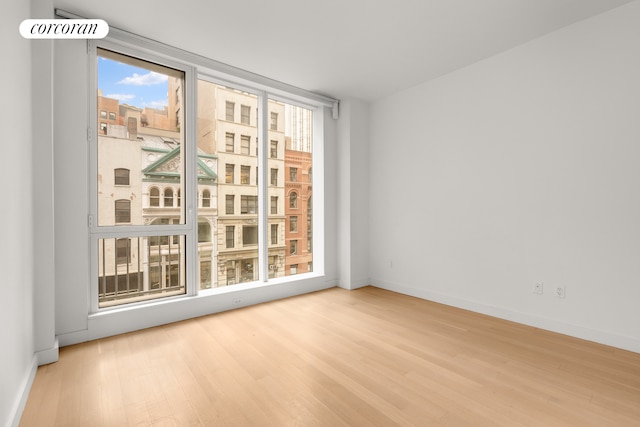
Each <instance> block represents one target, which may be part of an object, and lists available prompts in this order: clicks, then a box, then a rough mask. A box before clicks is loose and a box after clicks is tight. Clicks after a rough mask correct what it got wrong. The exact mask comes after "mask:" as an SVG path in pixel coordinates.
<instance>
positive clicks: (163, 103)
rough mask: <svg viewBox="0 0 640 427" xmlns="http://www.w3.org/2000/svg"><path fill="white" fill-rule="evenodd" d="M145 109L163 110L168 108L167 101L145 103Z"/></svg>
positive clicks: (143, 104)
mask: <svg viewBox="0 0 640 427" xmlns="http://www.w3.org/2000/svg"><path fill="white" fill-rule="evenodd" d="M142 106H143V107H150V108H156V109H158V110H162V109H163V108H164V107H166V106H167V101H166V100H164V101H162V100H160V101H151V102H143V103H142Z"/></svg>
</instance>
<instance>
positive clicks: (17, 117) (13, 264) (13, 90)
mask: <svg viewBox="0 0 640 427" xmlns="http://www.w3.org/2000/svg"><path fill="white" fill-rule="evenodd" d="M29 14H30V5H29V2H17V1H16V2H14V4H12V5H10V6H9V5H5V7H3V13H2V18H1V19H0V22H1V25H0V40H1V43H2V56H3V57H4V58H5V59H6V58H9V59H10V61H9V62H10V66H3V67H0V81H2V82H3V83H4V88H3V92H4V93H3V102H1V103H0V118H1V120H2V122H1V126H2V130H3V140H4V143H3V144H2V158H3V162H2V167H1V168H0V182H2V191H3V197H2V200H3V202H2V208H1V209H0V223H2V224H3V226H4V231H3V241H2V245H0V263H1V264H0V271H2V281H1V282H0V283H1V284H2V285H1V287H2V298H0V325H2V326H1V327H0V342H2V346H3V351H2V352H1V353H0V425H2V426H9V425H12V424H14V423H15V422H17V419H19V415H20V414H21V413H22V408H23V405H24V403H25V397H26V395H25V393H28V391H29V388H30V384H31V381H32V380H33V375H34V374H35V368H36V363H35V357H34V333H33V289H34V285H33V268H34V259H33V250H34V248H33V222H32V219H33V202H32V198H31V188H32V166H31V156H32V150H33V138H32V131H31V127H32V117H31V112H32V104H31V44H30V43H29V42H28V41H27V40H25V39H23V38H22V37H21V36H20V34H19V33H18V25H19V24H20V22H21V21H22V20H23V19H26V18H28V17H29Z"/></svg>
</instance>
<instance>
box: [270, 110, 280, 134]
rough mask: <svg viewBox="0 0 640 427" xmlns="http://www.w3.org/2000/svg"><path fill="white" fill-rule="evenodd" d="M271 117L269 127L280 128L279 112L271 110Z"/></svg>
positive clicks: (272, 128) (271, 128)
mask: <svg viewBox="0 0 640 427" xmlns="http://www.w3.org/2000/svg"><path fill="white" fill-rule="evenodd" d="M270 118H271V121H270V122H269V129H270V130H278V113H274V112H271V115H270Z"/></svg>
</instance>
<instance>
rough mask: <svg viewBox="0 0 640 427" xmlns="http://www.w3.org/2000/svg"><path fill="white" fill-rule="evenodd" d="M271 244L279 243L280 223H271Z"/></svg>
mask: <svg viewBox="0 0 640 427" xmlns="http://www.w3.org/2000/svg"><path fill="white" fill-rule="evenodd" d="M271 244H272V245H277V244H278V224H271Z"/></svg>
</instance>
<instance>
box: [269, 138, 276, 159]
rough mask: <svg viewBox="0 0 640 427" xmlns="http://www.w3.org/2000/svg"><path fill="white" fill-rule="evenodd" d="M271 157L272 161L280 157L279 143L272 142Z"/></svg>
mask: <svg viewBox="0 0 640 427" xmlns="http://www.w3.org/2000/svg"><path fill="white" fill-rule="evenodd" d="M270 148H271V149H270V152H269V156H270V157H271V158H272V159H276V158H277V157H278V141H274V140H271V145H270Z"/></svg>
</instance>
